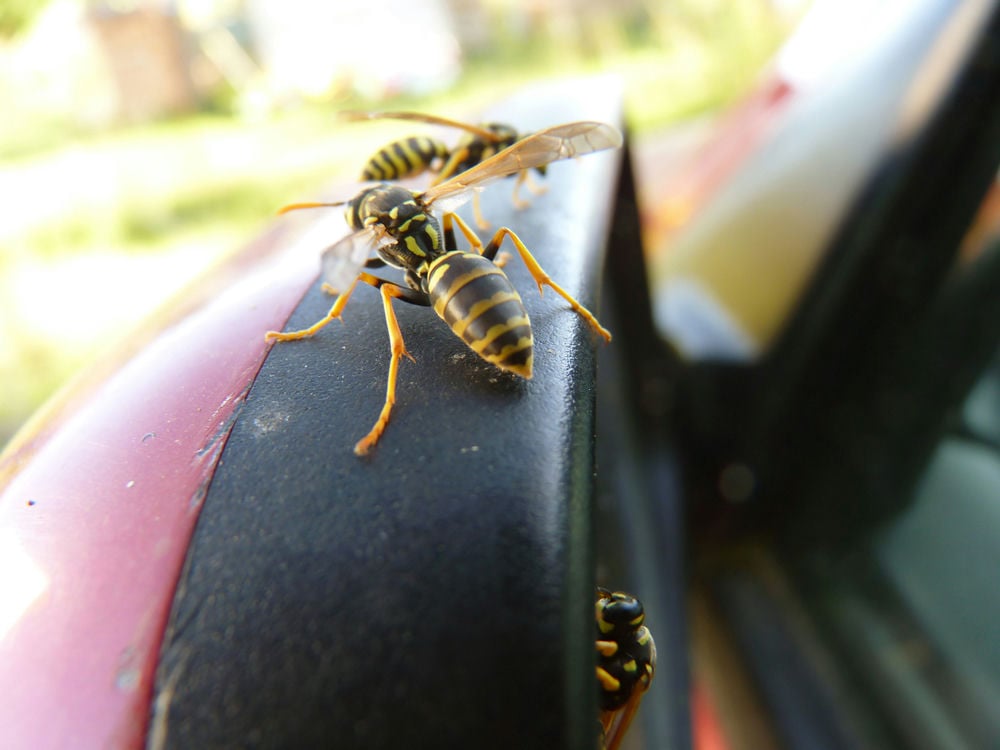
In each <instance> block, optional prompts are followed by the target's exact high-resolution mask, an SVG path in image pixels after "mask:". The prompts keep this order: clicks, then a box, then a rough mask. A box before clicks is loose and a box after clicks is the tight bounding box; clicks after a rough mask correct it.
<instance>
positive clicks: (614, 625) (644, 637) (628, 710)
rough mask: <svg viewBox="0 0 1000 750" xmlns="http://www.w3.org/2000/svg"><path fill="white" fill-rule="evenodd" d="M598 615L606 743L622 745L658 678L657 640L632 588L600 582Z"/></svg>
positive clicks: (607, 747)
mask: <svg viewBox="0 0 1000 750" xmlns="http://www.w3.org/2000/svg"><path fill="white" fill-rule="evenodd" d="M595 615H596V621H597V682H598V685H599V689H600V707H601V729H602V733H603V737H604V743H603V745H602V747H603V748H604V750H617V748H618V746H619V745H620V744H621V741H622V739H623V738H624V736H625V733H626V732H627V731H628V728H629V725H630V724H631V723H632V719H633V718H634V717H635V712H636V711H637V710H638V709H639V703H640V702H641V701H642V696H643V695H644V694H645V693H646V691H647V690H648V689H649V686H650V684H651V683H652V681H653V672H654V670H655V669H656V645H655V644H654V643H653V636H652V634H650V632H649V628H647V627H646V625H645V621H646V614H645V611H644V610H643V607H642V603H641V602H640V601H639V600H638V599H636V598H635V597H634V596H632V595H631V594H626V593H624V592H621V591H614V592H611V591H608V590H607V589H603V588H598V589H597V602H596V604H595Z"/></svg>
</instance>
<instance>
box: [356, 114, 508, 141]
mask: <svg viewBox="0 0 1000 750" xmlns="http://www.w3.org/2000/svg"><path fill="white" fill-rule="evenodd" d="M339 116H340V118H341V119H343V120H348V121H350V122H359V121H362V120H409V121H411V122H423V123H427V124H429V125H443V126H444V127H446V128H458V129H459V130H465V131H467V132H469V133H472V134H473V135H477V136H479V137H480V138H484V139H486V140H487V141H491V142H496V141H499V140H500V139H501V138H502V136H500V135H498V134H497V133H494V132H493V131H491V130H487V129H486V128H481V127H479V126H478V125H470V124H469V123H467V122H459V121H458V120H449V119H448V118H447V117H438V116H437V115H426V114H423V113H422V112H359V111H355V110H346V111H343V112H340V113H339Z"/></svg>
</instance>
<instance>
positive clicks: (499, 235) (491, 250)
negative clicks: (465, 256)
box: [455, 216, 611, 341]
mask: <svg viewBox="0 0 1000 750" xmlns="http://www.w3.org/2000/svg"><path fill="white" fill-rule="evenodd" d="M455 218H456V219H458V217H457V216H456V217H455ZM504 237H510V240H511V242H513V243H514V247H516V248H517V252H518V253H519V254H520V256H521V260H523V261H524V265H525V266H527V267H528V272H529V273H530V274H531V276H532V278H533V279H534V280H535V283H536V284H538V293H539V294H544V287H545V286H550V287H552V289H553V290H554V291H555V293H556V294H558V295H559V296H560V297H562V298H563V299H564V300H566V301H567V302H568V303H569V306H570V307H572V308H573V310H575V311H576V313H577V315H579V316H580V317H581V318H583V319H584V320H585V321H587V323H588V324H590V327H591V328H593V329H594V331H596V332H597V333H598V334H599V335H600V336H601V337H602V338H603V339H604V340H605V341H611V332H610V331H608V329H606V328H605V327H604V326H602V325H601V324H600V323H598V322H597V318H595V317H594V314H593V313H592V312H590V310H588V309H587V308H586V307H584V306H583V305H581V304H580V303H579V302H577V301H576V300H575V299H573V296H572V295H571V294H570V293H569V292H567V291H566V290H565V289H563V288H562V287H561V286H559V285H558V284H557V283H556V282H554V281H553V280H552V277H551V276H549V275H548V274H547V273H545V271H544V270H543V269H542V267H541V266H540V265H538V261H537V260H535V256H533V255H532V254H531V252H530V251H529V250H528V248H527V247H525V245H524V243H523V242H521V238H520V237H518V236H517V235H516V234H514V232H512V231H511V230H510V229H508V228H507V227H500V228H499V229H498V230H497V232H496V234H494V235H493V239H492V240H490V244H489V245H487V246H486V249H485V250H483V251H482V255H483V256H484V257H486V258H489V259H490V260H493V258H494V257H496V254H497V250H499V249H500V243H501V242H503V240H504Z"/></svg>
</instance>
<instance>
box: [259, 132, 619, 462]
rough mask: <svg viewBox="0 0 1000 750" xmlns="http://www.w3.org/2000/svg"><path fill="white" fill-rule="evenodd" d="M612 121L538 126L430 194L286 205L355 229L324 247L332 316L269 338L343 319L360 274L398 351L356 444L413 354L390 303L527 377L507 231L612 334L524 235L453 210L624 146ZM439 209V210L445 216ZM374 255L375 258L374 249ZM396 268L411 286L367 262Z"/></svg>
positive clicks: (394, 188) (375, 190)
mask: <svg viewBox="0 0 1000 750" xmlns="http://www.w3.org/2000/svg"><path fill="white" fill-rule="evenodd" d="M621 142H622V137H621V133H619V132H618V130H617V129H615V128H614V127H612V126H610V125H607V124H605V123H600V122H573V123H568V124H565V125H556V126H554V127H551V128H546V129H544V130H541V131H538V132H537V133H535V134H533V135H531V136H530V137H528V138H524V139H522V140H520V141H518V142H517V143H516V144H514V145H513V146H511V147H509V148H507V149H505V150H503V151H501V152H500V153H498V154H495V155H494V156H492V157H490V158H489V159H486V160H485V161H483V162H481V163H480V164H478V165H476V166H474V167H472V168H471V169H468V170H466V171H464V172H462V173H461V174H459V175H456V176H455V177H453V178H452V179H450V180H448V181H447V182H443V183H441V184H439V185H436V186H434V187H431V188H430V189H428V190H427V191H425V192H417V191H414V190H408V189H406V188H403V187H400V186H398V185H391V184H389V183H386V182H381V183H378V184H376V185H373V186H370V187H366V188H364V189H363V190H361V192H359V193H358V194H357V195H355V196H354V197H353V198H351V199H350V200H347V201H340V202H337V203H294V204H292V205H289V206H285V207H284V208H283V209H281V212H282V213H284V212H286V211H292V210H297V209H301V208H315V207H321V206H345V215H346V218H347V223H348V225H349V226H350V228H351V229H352V230H354V231H353V233H352V234H349V235H348V236H346V237H344V238H343V239H341V240H340V241H338V242H336V243H334V244H333V245H332V246H330V247H329V248H327V249H326V250H325V251H324V253H323V257H322V263H321V265H322V274H323V279H324V282H325V283H324V287H323V288H324V290H326V291H328V292H331V293H339V296H338V297H337V299H336V301H335V302H334V303H333V306H332V307H331V308H330V311H329V312H328V313H327V314H326V316H325V317H324V318H322V319H320V320H319V321H317V322H316V323H314V324H313V325H311V326H309V327H308V328H304V329H302V330H300V331H290V332H284V333H281V332H277V331H268V332H267V334H266V338H267V339H268V340H269V341H270V340H276V341H292V340H296V339H302V338H306V337H308V336H312V335H313V334H314V333H316V332H317V331H319V330H320V329H321V328H323V326H325V325H326V324H327V323H329V322H330V321H332V320H334V319H336V318H339V317H340V315H341V313H342V312H343V310H344V306H345V305H346V304H347V301H348V299H349V298H350V296H351V293H352V292H353V291H354V288H355V287H356V286H357V283H358V282H359V281H362V282H364V283H366V284H370V285H371V286H373V287H375V288H376V289H378V290H379V292H380V293H381V295H382V306H383V309H384V311H385V322H386V327H387V328H388V330H389V342H390V350H391V358H390V360H389V379H388V384H387V386H386V396H385V403H384V405H383V407H382V411H381V413H380V414H379V417H378V419H377V420H376V422H375V425H374V426H373V427H372V429H371V430H370V431H369V433H368V434H367V435H365V436H364V437H363V438H362V439H361V440H360V441H358V443H357V444H356V445H355V446H354V452H355V453H356V454H358V455H359V456H360V455H364V454H366V453H368V451H370V450H371V448H372V447H373V446H374V445H375V444H376V443H377V442H378V440H379V437H380V436H381V435H382V432H383V431H384V430H385V427H386V425H387V424H388V422H389V414H390V412H391V411H392V406H393V404H394V403H395V400H396V376H397V373H398V370H399V362H400V359H401V358H402V357H403V356H406V357H409V358H410V359H411V360H412V359H413V357H412V356H411V355H410V353H409V352H408V351H407V350H406V347H405V346H404V345H403V336H402V333H401V332H400V330H399V324H398V323H397V321H396V316H395V313H394V312H393V309H392V300H393V299H401V300H403V301H405V302H410V303H412V304H416V305H425V306H430V307H433V309H434V312H435V313H437V314H438V316H440V317H441V319H442V320H444V322H445V323H447V324H448V326H449V327H450V328H451V330H452V331H453V332H454V333H455V335H456V336H458V337H459V338H461V339H462V341H464V342H465V344H466V345H467V346H468V347H469V348H470V349H472V351H474V352H475V353H476V354H478V355H479V356H480V357H482V358H483V359H484V360H486V361H487V362H491V363H493V364H494V365H496V366H497V367H499V368H501V369H503V370H507V371H509V372H512V373H515V374H516V375H519V376H521V377H523V378H530V377H531V374H532V361H533V359H532V358H533V337H532V331H531V323H530V321H529V320H528V313H527V311H526V310H525V309H524V304H523V303H522V302H521V298H520V296H519V295H518V293H517V291H516V290H515V289H514V287H513V286H512V285H511V283H510V281H509V280H508V279H507V276H506V275H505V274H504V272H503V270H502V269H501V267H500V265H499V264H498V263H496V262H494V260H495V259H496V256H497V251H498V250H499V249H500V245H501V243H502V242H503V240H504V239H505V238H506V237H510V240H511V242H512V243H513V244H514V246H515V248H517V251H518V253H519V254H520V256H521V259H522V261H523V262H524V264H525V265H526V266H527V268H528V271H529V272H530V273H531V275H532V277H533V278H534V279H535V282H536V283H537V284H538V290H539V292H541V291H542V290H543V287H544V286H546V285H547V286H550V287H552V289H553V290H554V291H555V292H556V293H557V294H558V295H560V296H561V297H562V298H563V299H564V300H566V301H567V302H568V303H569V304H570V306H571V307H572V308H573V310H575V311H576V312H577V313H578V314H579V315H580V316H581V317H582V318H583V319H584V320H586V321H587V323H588V324H590V326H591V328H593V329H594V331H596V332H597V333H598V334H599V335H600V336H601V337H603V338H604V339H605V340H606V341H610V340H611V334H610V333H608V331H606V330H605V329H604V328H603V327H601V324H600V323H598V322H597V319H596V318H595V317H594V316H593V314H591V312H590V311H589V310H587V309H586V308H585V307H583V306H582V305H580V303H579V302H577V301H576V300H575V299H573V297H572V296H571V295H570V294H569V293H568V292H566V291H565V290H564V289H563V288H562V287H560V286H559V285H558V284H556V283H555V282H554V281H553V280H552V279H551V278H550V277H549V275H548V274H547V273H545V271H544V270H542V267H541V266H540V265H539V264H538V262H537V261H536V260H535V258H534V257H533V256H532V254H531V253H530V252H529V251H528V248H527V247H526V246H525V245H524V243H523V242H522V241H521V239H520V238H519V237H518V236H517V235H516V234H515V233H514V232H513V231H511V230H510V229H508V228H507V227H501V228H500V229H498V230H497V232H496V233H495V234H494V235H493V239H492V240H490V243H489V244H488V245H487V246H486V247H485V248H484V247H483V244H482V242H481V240H480V239H479V237H478V236H476V234H475V233H474V232H473V231H472V230H471V229H470V228H469V227H468V225H467V224H466V223H465V222H464V221H462V219H460V218H459V217H458V216H457V215H455V214H454V213H451V211H450V210H448V207H449V206H450V207H451V208H452V209H453V208H455V207H457V206H458V205H460V204H461V203H462V202H464V201H465V200H467V199H468V197H469V195H470V194H471V193H472V192H473V191H474V190H475V189H477V188H480V187H482V186H483V185H485V184H486V183H488V182H490V181H492V180H495V179H499V178H501V177H504V176H506V175H509V174H512V173H514V172H517V171H519V170H524V169H533V168H535V167H537V166H542V165H545V164H548V163H550V162H553V161H557V160H560V159H568V158H571V157H574V156H581V155H583V154H589V153H592V152H594V151H601V150H603V149H608V148H617V147H618V146H620V145H621ZM432 208H436V209H439V210H440V211H441V220H440V222H439V221H438V219H437V218H436V217H435V216H434V214H433V213H432ZM455 225H457V226H458V228H459V229H460V230H461V232H462V233H463V234H464V235H465V238H466V239H467V240H468V242H469V244H470V245H471V248H470V250H471V251H470V252H462V251H459V250H458V249H457V247H456V244H455V233H454V226H455ZM373 252H374V253H375V256H374V257H373V256H372V253H373ZM384 265H390V266H394V267H395V268H400V269H402V270H403V271H404V280H405V283H406V286H402V285H400V284H397V283H394V282H391V281H387V280H385V279H381V278H379V277H377V276H373V275H371V274H369V273H368V272H366V271H364V270H362V268H376V267H380V266H384Z"/></svg>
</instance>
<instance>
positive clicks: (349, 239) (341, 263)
mask: <svg viewBox="0 0 1000 750" xmlns="http://www.w3.org/2000/svg"><path fill="white" fill-rule="evenodd" d="M388 239H390V238H389V237H388V236H387V235H386V234H385V231H384V230H382V227H381V225H373V226H370V227H366V228H364V229H362V230H361V231H360V232H354V233H352V234H349V235H347V236H346V237H344V238H343V239H340V240H337V241H336V242H335V243H333V244H332V245H330V247H328V248H327V249H326V250H324V251H323V255H322V256H320V270H321V273H322V276H323V281H325V282H326V283H327V284H329V285H330V286H331V287H333V288H334V289H335V290H336V291H337V292H344V291H346V290H348V289H350V287H351V284H353V283H354V280H355V279H356V278H357V277H358V274H359V273H360V272H361V269H362V267H363V266H364V265H365V261H367V260H368V258H369V257H370V256H371V254H372V251H374V250H376V249H378V247H379V246H380V245H382V244H383V243H384V242H386V241H387V240H388Z"/></svg>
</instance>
